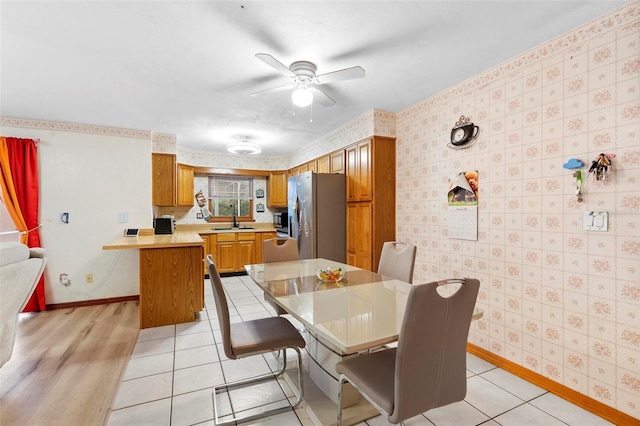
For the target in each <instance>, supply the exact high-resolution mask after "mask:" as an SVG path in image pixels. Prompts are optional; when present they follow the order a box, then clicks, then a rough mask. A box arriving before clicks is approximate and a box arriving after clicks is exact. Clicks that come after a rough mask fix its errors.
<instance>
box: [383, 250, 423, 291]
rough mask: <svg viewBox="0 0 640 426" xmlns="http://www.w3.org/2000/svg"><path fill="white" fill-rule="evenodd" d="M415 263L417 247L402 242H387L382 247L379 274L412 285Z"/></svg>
mask: <svg viewBox="0 0 640 426" xmlns="http://www.w3.org/2000/svg"><path fill="white" fill-rule="evenodd" d="M415 262H416V246H414V245H412V244H408V243H403V242H400V241H386V242H385V243H384V244H383V245H382V253H381V254H380V262H379V263H378V273H379V274H380V275H385V276H387V277H391V278H395V279H397V280H400V281H404V282H407V283H412V282H413V267H414V265H415Z"/></svg>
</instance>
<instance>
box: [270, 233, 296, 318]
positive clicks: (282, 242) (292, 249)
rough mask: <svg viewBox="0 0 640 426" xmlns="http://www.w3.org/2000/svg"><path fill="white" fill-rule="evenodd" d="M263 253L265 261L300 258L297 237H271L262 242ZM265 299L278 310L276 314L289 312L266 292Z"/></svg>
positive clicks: (285, 260)
mask: <svg viewBox="0 0 640 426" xmlns="http://www.w3.org/2000/svg"><path fill="white" fill-rule="evenodd" d="M262 254H263V262H264V263H274V262H287V261H290V260H298V259H300V255H299V254H298V242H297V241H296V239H295V238H270V239H268V240H264V242H263V243H262ZM264 300H265V301H267V302H268V303H269V305H271V307H272V308H273V309H274V310H275V311H276V315H277V316H280V315H284V314H286V313H287V311H285V310H284V309H282V307H280V305H278V304H277V303H276V301H275V300H273V298H272V297H271V296H269V295H267V294H266V293H265V294H264Z"/></svg>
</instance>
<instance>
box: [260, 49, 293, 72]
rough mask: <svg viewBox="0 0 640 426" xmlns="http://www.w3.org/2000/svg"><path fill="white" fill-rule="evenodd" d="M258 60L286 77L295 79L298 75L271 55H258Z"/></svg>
mask: <svg viewBox="0 0 640 426" xmlns="http://www.w3.org/2000/svg"><path fill="white" fill-rule="evenodd" d="M256 58H258V59H260V60H261V61H262V62H264V63H265V64H267V65H269V66H270V67H271V68H273V69H275V70H276V71H278V72H280V73H282V74H284V75H286V76H287V77H295V76H296V75H295V74H294V73H293V72H292V71H291V70H290V69H289V67H287V66H286V65H285V64H283V63H282V62H280V61H279V60H277V59H276V58H274V57H273V56H271V55H269V54H268V53H257V54H256Z"/></svg>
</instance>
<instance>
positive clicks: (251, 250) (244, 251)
mask: <svg viewBox="0 0 640 426" xmlns="http://www.w3.org/2000/svg"><path fill="white" fill-rule="evenodd" d="M236 236H237V239H238V242H237V246H236V247H237V253H238V254H237V257H236V259H237V263H236V271H238V272H242V271H244V270H245V269H244V265H252V264H254V263H258V262H257V259H256V246H257V244H256V234H255V233H254V232H247V233H244V232H242V233H241V232H239V233H237V234H236Z"/></svg>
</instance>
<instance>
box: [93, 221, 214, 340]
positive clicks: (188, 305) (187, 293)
mask: <svg viewBox="0 0 640 426" xmlns="http://www.w3.org/2000/svg"><path fill="white" fill-rule="evenodd" d="M102 249H103V250H127V249H137V250H139V251H140V254H139V259H140V302H139V303H140V328H149V327H158V326H161V325H169V324H179V323H183V322H190V321H194V320H195V315H196V313H197V312H199V311H201V310H203V309H204V278H203V275H202V259H203V256H204V254H203V250H204V241H203V239H202V238H201V237H200V235H198V233H197V232H187V231H182V232H176V233H174V234H169V235H153V234H151V235H140V236H138V237H124V236H123V237H120V238H118V239H117V240H115V241H113V242H112V243H111V244H107V245H104V246H102Z"/></svg>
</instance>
